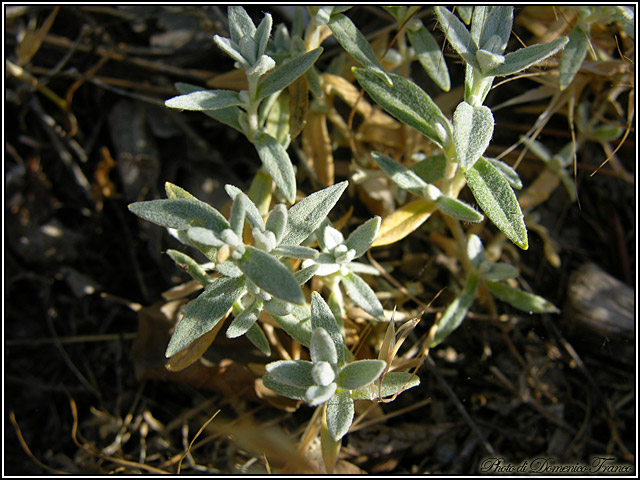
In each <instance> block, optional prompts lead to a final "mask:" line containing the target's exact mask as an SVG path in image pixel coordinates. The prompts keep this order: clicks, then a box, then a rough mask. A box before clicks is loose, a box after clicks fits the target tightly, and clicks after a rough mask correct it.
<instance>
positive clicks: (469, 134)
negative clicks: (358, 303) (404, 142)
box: [353, 6, 568, 250]
mask: <svg viewBox="0 0 640 480" xmlns="http://www.w3.org/2000/svg"><path fill="white" fill-rule="evenodd" d="M434 11H435V13H436V17H437V18H438V21H439V23H440V27H441V28H442V30H443V32H444V34H445V36H446V38H447V40H448V41H449V43H450V44H451V45H452V46H453V48H454V49H455V50H456V52H457V53H458V54H459V55H460V57H462V59H463V60H464V62H465V63H466V74H465V94H464V101H462V102H461V103H460V104H459V105H458V107H457V108H456V110H455V112H454V114H453V118H452V121H450V120H449V119H448V118H447V117H446V116H445V115H444V114H443V113H442V111H441V110H440V108H439V107H438V106H437V105H436V104H435V103H434V102H433V101H432V100H431V98H430V97H429V96H428V95H427V93H426V92H424V90H422V89H421V88H420V87H418V86H417V85H416V84H415V83H413V82H412V81H411V80H409V79H406V78H403V77H401V76H398V75H394V74H389V76H390V78H391V80H392V83H393V87H389V86H388V84H387V83H385V82H384V81H381V80H380V78H379V76H378V75H376V74H375V72H372V71H371V70H369V69H367V68H354V70H353V72H354V75H355V77H356V79H357V80H358V82H359V83H360V85H361V86H362V87H363V88H364V89H365V90H366V91H367V93H368V94H369V95H370V96H371V97H372V98H373V99H374V100H375V101H376V102H377V103H378V104H379V105H381V106H382V107H383V108H384V109H385V110H386V111H387V112H389V113H390V114H391V115H393V116H394V117H396V118H397V119H398V120H400V121H401V122H403V123H405V124H407V125H409V126H411V127H414V128H415V129H417V130H418V131H419V132H421V133H422V134H423V135H425V136H426V137H427V138H429V139H430V140H432V141H433V142H434V143H435V144H436V145H437V146H438V147H440V149H441V153H440V154H439V155H442V156H443V157H438V158H434V159H432V161H433V162H438V161H440V162H444V168H443V169H441V171H442V178H438V179H433V180H432V181H439V187H438V186H436V185H433V183H431V182H425V181H424V180H423V179H420V178H418V176H417V175H413V174H412V173H411V172H407V171H406V169H404V170H403V169H402V168H401V167H400V166H394V165H393V163H396V162H394V161H393V160H391V159H389V158H388V157H385V156H384V155H380V154H374V155H373V158H374V160H375V161H376V162H377V163H378V164H379V165H380V166H381V167H382V168H383V169H384V170H385V171H387V172H388V173H389V172H391V178H392V179H393V180H394V181H396V180H397V181H399V182H401V183H399V186H400V187H401V188H404V189H406V190H409V191H410V192H412V193H414V194H418V195H421V196H423V197H424V198H425V199H426V200H427V201H429V202H432V203H433V204H434V205H435V207H437V208H438V209H439V210H441V211H442V212H443V213H444V214H445V215H449V216H452V217H454V218H457V219H461V220H464V221H469V222H478V221H480V220H482V219H483V216H482V215H481V214H480V213H479V212H477V211H475V209H473V208H472V207H470V206H469V205H466V204H464V203H463V202H460V201H458V200H456V197H457V195H458V193H459V191H460V189H461V188H462V186H463V185H464V184H465V183H466V184H467V185H468V186H469V188H470V190H471V192H472V193H473V195H474V197H475V199H476V201H477V202H478V205H479V206H480V207H481V208H482V210H483V211H484V213H485V214H486V215H487V216H488V217H489V218H490V219H491V220H492V222H493V223H494V224H495V225H496V226H497V227H498V228H499V229H500V230H501V231H502V232H503V233H504V234H505V235H506V237H507V238H509V240H511V241H512V242H513V243H515V244H516V245H518V246H519V247H520V248H522V249H525V250H526V249H527V248H528V245H529V244H528V237H527V229H526V226H525V224H524V216H523V214H522V210H521V208H520V205H519V204H518V200H517V198H516V195H515V193H514V191H513V187H514V185H516V184H517V183H515V184H514V182H513V179H514V177H513V173H514V172H513V171H512V169H510V168H509V167H508V166H507V165H506V164H504V163H503V162H500V161H497V160H489V159H487V158H485V156H484V152H485V150H486V149H487V147H488V145H489V143H490V141H491V137H492V136H493V127H494V119H493V114H492V112H491V109H490V108H489V107H487V106H485V105H483V102H484V100H485V98H486V96H487V94H488V93H489V90H490V88H491V85H492V84H493V80H494V79H495V78H496V77H502V76H507V75H512V74H515V73H517V72H520V71H522V70H524V69H526V68H528V67H530V66H532V65H535V64H537V63H539V62H541V61H542V60H544V59H545V58H547V57H549V56H551V55H553V54H555V53H556V52H558V51H559V50H561V49H562V48H563V47H564V45H565V44H566V43H567V41H568V38H566V37H563V38H560V39H558V40H554V41H552V42H549V43H545V44H540V45H532V46H529V47H526V48H522V49H520V50H517V51H515V52H512V53H507V54H506V55H505V54H504V53H505V49H506V47H507V43H508V40H509V36H510V34H511V26H512V23H513V7H507V6H496V7H475V8H474V10H473V15H472V19H471V31H469V30H468V29H467V27H466V26H465V25H464V23H463V22H462V21H460V20H459V19H458V18H457V17H456V16H455V15H453V14H452V13H451V12H450V11H449V10H447V9H446V8H444V7H434ZM425 183H426V184H427V185H425Z"/></svg>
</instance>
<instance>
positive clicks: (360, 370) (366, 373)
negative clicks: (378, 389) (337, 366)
mask: <svg viewBox="0 0 640 480" xmlns="http://www.w3.org/2000/svg"><path fill="white" fill-rule="evenodd" d="M386 366H387V363H386V362H385V361H384V360H358V361H357V362H353V363H349V364H348V365H345V366H344V368H343V369H342V370H340V373H339V374H338V385H339V386H340V388H344V389H346V390H357V389H359V388H364V387H366V386H367V385H369V384H370V383H372V382H373V381H374V380H376V379H377V378H378V377H379V376H380V374H381V373H382V372H383V371H384V369H385V367H386Z"/></svg>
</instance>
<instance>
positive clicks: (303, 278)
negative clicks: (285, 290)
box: [293, 264, 318, 285]
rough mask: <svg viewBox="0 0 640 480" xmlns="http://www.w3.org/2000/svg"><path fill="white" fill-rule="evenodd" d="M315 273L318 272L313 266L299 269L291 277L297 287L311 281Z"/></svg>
mask: <svg viewBox="0 0 640 480" xmlns="http://www.w3.org/2000/svg"><path fill="white" fill-rule="evenodd" d="M317 271H318V265H317V264H314V265H310V266H308V267H305V268H301V269H300V270H298V271H297V272H295V273H294V274H293V276H294V278H295V279H296V282H298V284H299V285H304V284H305V283H307V282H308V281H309V280H310V279H311V277H313V276H314V275H315V273H316V272H317Z"/></svg>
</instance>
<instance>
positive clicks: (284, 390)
mask: <svg viewBox="0 0 640 480" xmlns="http://www.w3.org/2000/svg"><path fill="white" fill-rule="evenodd" d="M262 383H263V384H264V386H265V387H267V388H268V389H270V390H273V391H274V392H276V393H277V394H280V395H282V396H283V397H287V398H293V399H294V400H304V399H305V394H306V392H307V389H306V388H302V387H294V386H292V385H287V384H285V383H282V382H280V381H279V380H277V379H276V378H274V377H273V376H272V375H265V376H264V377H262Z"/></svg>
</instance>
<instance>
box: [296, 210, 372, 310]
mask: <svg viewBox="0 0 640 480" xmlns="http://www.w3.org/2000/svg"><path fill="white" fill-rule="evenodd" d="M379 228H380V217H378V216H376V217H373V218H371V219H369V220H368V221H366V222H365V223H363V224H362V225H360V226H359V227H358V228H356V229H355V230H354V231H353V232H351V234H350V235H349V236H348V237H347V238H346V239H345V238H344V236H343V235H342V233H341V232H340V231H339V230H337V229H336V228H334V227H333V226H332V225H331V222H330V221H329V220H328V219H327V220H325V221H323V222H322V223H321V224H320V226H319V227H318V230H317V231H316V234H315V238H316V240H317V241H318V245H319V246H320V249H321V253H320V254H319V255H318V256H317V257H316V258H309V259H307V260H304V262H303V264H302V265H303V267H307V268H309V267H312V266H314V265H315V266H317V270H316V272H315V275H316V276H317V277H320V278H322V281H323V283H324V284H325V285H326V286H327V287H328V288H329V290H330V291H331V296H330V298H329V302H330V304H331V305H332V306H334V305H335V308H337V310H336V311H337V312H340V317H341V316H342V312H343V311H344V301H343V296H342V292H341V290H340V285H342V286H343V287H344V289H345V291H346V293H347V296H348V297H349V298H351V300H353V301H354V303H355V304H356V305H358V306H359V307H360V308H362V309H363V310H364V311H365V312H367V313H368V314H370V315H372V316H373V317H375V318H376V319H378V320H383V319H384V310H383V308H382V305H381V304H380V301H379V300H378V298H377V297H376V294H375V292H374V291H373V290H372V289H371V287H370V286H369V285H368V284H367V282H365V281H364V280H363V279H362V278H361V277H360V276H359V275H358V274H368V275H379V274H380V272H378V270H377V269H375V268H373V267H372V266H370V265H367V264H364V263H361V262H356V261H354V260H356V259H358V258H360V257H362V256H363V255H364V254H365V253H366V252H367V250H369V248H370V247H371V244H372V243H373V241H374V239H375V238H376V235H377V234H378V230H379Z"/></svg>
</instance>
